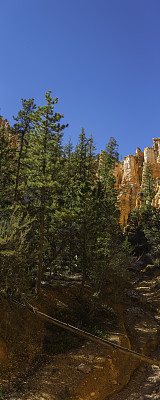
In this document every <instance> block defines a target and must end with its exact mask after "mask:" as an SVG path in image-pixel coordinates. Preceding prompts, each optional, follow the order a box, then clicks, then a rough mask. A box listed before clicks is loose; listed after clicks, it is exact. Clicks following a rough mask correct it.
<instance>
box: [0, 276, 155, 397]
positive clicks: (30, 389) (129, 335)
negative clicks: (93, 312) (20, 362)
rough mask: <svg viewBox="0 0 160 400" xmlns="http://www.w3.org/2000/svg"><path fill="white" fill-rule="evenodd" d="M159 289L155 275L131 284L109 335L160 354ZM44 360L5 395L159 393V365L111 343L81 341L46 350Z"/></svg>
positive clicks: (128, 344) (108, 395)
mask: <svg viewBox="0 0 160 400" xmlns="http://www.w3.org/2000/svg"><path fill="white" fill-rule="evenodd" d="M159 295H160V293H159V289H156V287H155V282H154V281H150V282H143V283H142V282H141V284H139V285H137V287H136V288H134V290H131V291H130V292H129V293H128V297H129V298H131V301H130V302H129V305H128V307H125V309H124V306H123V305H121V304H119V305H115V309H116V311H117V312H118V315H119V322H120V327H119V330H117V331H116V332H114V331H112V332H110V334H109V336H108V337H107V339H108V340H111V341H113V342H115V343H117V344H119V345H122V346H124V347H127V348H132V349H133V350H136V351H139V352H142V353H143V354H146V355H150V356H153V357H155V358H156V357H158V358H159V356H160V351H159V348H158V353H157V350H156V349H157V346H158V340H159V336H158V333H159V332H158V327H159V313H158V311H157V310H158V306H159ZM144 299H145V304H146V307H145V311H144ZM146 299H147V300H146ZM42 360H43V358H42ZM44 360H45V363H44V364H43V363H42V364H41V366H40V367H39V368H38V370H37V372H36V373H35V374H34V376H32V377H30V376H29V374H28V377H27V376H26V379H24V378H23V388H21V389H22V390H20V391H19V390H18V389H17V388H16V390H15V391H14V392H13V393H12V395H11V396H10V397H7V398H8V399H12V400H13V399H14V400H16V399H17V400H38V399H40V400H52V399H53V400H71V399H72V400H91V399H94V400H106V399H110V400H133V399H139V400H144V399H152V400H154V399H160V392H159V382H160V369H159V368H158V367H154V366H149V365H147V364H145V363H141V362H140V361H138V360H135V359H134V358H133V357H132V356H130V355H124V354H122V353H120V352H119V351H116V350H115V349H113V348H110V347H108V348H106V347H104V346H103V345H100V344H97V343H93V342H91V341H87V342H85V343H84V344H83V345H82V346H81V347H78V348H76V349H73V350H71V351H68V352H66V353H65V354H57V355H52V356H48V358H45V359H44ZM20 392H21V393H20ZM147 396H148V397H147ZM151 396H152V397H151ZM156 396H159V397H156ZM1 398H3V397H1ZM4 398H5V397H4Z"/></svg>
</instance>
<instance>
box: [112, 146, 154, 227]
mask: <svg viewBox="0 0 160 400" xmlns="http://www.w3.org/2000/svg"><path fill="white" fill-rule="evenodd" d="M148 163H149V164H150V166H151V169H152V172H153V177H154V178H155V179H156V186H157V192H156V196H155V198H154V199H153V205H154V206H155V207H160V138H158V139H153V147H152V148H150V147H146V148H145V149H144V152H142V151H141V150H140V149H139V148H138V147H137V149H136V152H135V155H134V156H133V155H129V156H127V157H124V160H123V161H121V162H118V163H116V166H115V169H114V176H115V179H116V188H117V189H118V190H119V206H120V210H121V216H120V223H121V225H122V227H124V226H126V225H127V219H128V214H129V212H130V211H131V210H132V209H133V208H135V207H138V208H139V207H140V191H141V185H142V179H143V172H144V169H145V166H146V164H148Z"/></svg>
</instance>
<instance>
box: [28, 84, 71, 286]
mask: <svg viewBox="0 0 160 400" xmlns="http://www.w3.org/2000/svg"><path fill="white" fill-rule="evenodd" d="M45 98H46V102H47V104H46V105H44V106H42V107H38V110H37V111H36V113H35V120H36V125H35V128H34V130H33V131H32V132H31V136H30V142H29V148H28V152H27V162H28V174H27V175H28V180H27V194H28V196H29V197H30V198H31V199H32V203H34V204H35V206H36V207H37V208H38V210H39V220H40V230H39V256H38V268H37V293H38V294H40V292H41V279H42V263H43V249H44V235H45V215H46V212H47V204H48V202H49V200H48V199H51V197H52V198H53V192H54V187H55V186H56V184H57V179H58V168H59V164H60V160H61V155H62V148H61V141H62V136H63V133H62V131H63V130H64V128H65V127H66V125H60V120H61V118H62V117H63V115H61V114H59V113H54V105H55V104H57V101H58V99H57V98H55V99H54V100H52V98H51V91H49V92H47V93H46V96H45Z"/></svg>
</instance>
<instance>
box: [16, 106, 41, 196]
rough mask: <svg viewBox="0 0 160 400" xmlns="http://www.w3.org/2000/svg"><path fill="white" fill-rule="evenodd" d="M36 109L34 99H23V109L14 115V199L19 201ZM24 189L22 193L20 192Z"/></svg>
mask: <svg viewBox="0 0 160 400" xmlns="http://www.w3.org/2000/svg"><path fill="white" fill-rule="evenodd" d="M35 109H36V105H35V104H34V99H29V100H24V99H22V110H20V111H19V112H18V116H17V117H14V116H13V118H14V120H15V121H16V123H15V124H14V126H13V128H12V135H14V136H16V137H17V138H16V143H15V145H16V171H15V188H14V201H15V203H17V201H18V198H19V199H21V200H22V196H23V193H24V187H25V182H24V173H23V172H24V171H23V170H24V169H25V163H24V158H25V157H26V153H27V147H28V143H29V137H30V133H31V130H32V129H33V127H34V122H35ZM21 190H22V194H21V193H19V192H21Z"/></svg>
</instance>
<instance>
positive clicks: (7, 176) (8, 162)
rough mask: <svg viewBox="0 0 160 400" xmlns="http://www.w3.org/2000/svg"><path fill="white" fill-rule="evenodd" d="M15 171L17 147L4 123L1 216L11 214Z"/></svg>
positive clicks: (0, 147)
mask: <svg viewBox="0 0 160 400" xmlns="http://www.w3.org/2000/svg"><path fill="white" fill-rule="evenodd" d="M14 170H15V147H14V143H13V142H12V140H11V137H10V130H9V128H8V129H6V127H5V122H4V121H2V124H1V127H0V211H1V216H2V215H3V216H4V215H5V214H8V213H10V210H11V208H12V202H13V192H12V188H13V183H14Z"/></svg>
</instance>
